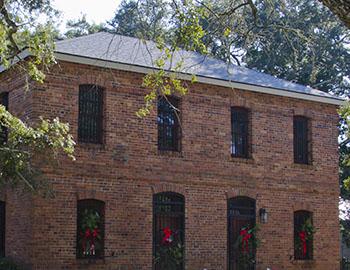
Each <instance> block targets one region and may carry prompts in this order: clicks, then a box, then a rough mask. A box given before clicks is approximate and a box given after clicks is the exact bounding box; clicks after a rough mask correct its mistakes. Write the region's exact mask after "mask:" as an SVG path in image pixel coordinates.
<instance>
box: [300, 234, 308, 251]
mask: <svg viewBox="0 0 350 270" xmlns="http://www.w3.org/2000/svg"><path fill="white" fill-rule="evenodd" d="M299 237H300V241H301V244H302V252H303V256H304V257H305V256H306V250H307V248H306V232H305V231H301V232H299Z"/></svg>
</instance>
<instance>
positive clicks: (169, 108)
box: [157, 97, 180, 151]
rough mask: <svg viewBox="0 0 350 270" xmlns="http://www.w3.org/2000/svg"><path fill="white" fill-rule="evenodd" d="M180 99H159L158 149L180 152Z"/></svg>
mask: <svg viewBox="0 0 350 270" xmlns="http://www.w3.org/2000/svg"><path fill="white" fill-rule="evenodd" d="M179 103H180V102H179V99H178V98H175V97H167V98H166V99H165V98H164V97H160V98H159V99H158V118H157V122H158V149H159V150H165V151H180V126H179V117H180V112H179V110H178V108H179Z"/></svg>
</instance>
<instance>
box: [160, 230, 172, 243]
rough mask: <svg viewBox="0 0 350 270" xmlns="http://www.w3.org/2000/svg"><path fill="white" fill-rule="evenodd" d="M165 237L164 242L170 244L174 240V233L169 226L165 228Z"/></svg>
mask: <svg viewBox="0 0 350 270" xmlns="http://www.w3.org/2000/svg"><path fill="white" fill-rule="evenodd" d="M163 233H164V237H163V239H162V244H170V243H171V242H172V241H173V240H172V234H173V232H172V231H171V230H170V228H169V227H166V228H164V229H163Z"/></svg>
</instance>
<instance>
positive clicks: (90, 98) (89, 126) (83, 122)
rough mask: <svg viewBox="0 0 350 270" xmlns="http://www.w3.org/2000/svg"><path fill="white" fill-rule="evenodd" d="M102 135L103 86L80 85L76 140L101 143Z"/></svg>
mask: <svg viewBox="0 0 350 270" xmlns="http://www.w3.org/2000/svg"><path fill="white" fill-rule="evenodd" d="M102 136H103V88H102V87H99V86H96V85H92V84H84V85H80V86H79V124H78V140H79V142H86V143H102Z"/></svg>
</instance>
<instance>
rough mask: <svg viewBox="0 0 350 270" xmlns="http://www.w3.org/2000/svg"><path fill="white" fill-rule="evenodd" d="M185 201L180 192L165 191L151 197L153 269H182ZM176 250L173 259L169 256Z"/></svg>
mask: <svg viewBox="0 0 350 270" xmlns="http://www.w3.org/2000/svg"><path fill="white" fill-rule="evenodd" d="M184 207H185V202H184V198H183V196H182V195H180V194H176V193H171V192H165V193H159V194H156V195H154V197H153V222H154V225H153V228H154V231H153V247H154V250H153V252H154V257H155V262H154V269H155V270H164V269H174V270H175V269H176V270H181V269H184V263H183V259H184V239H185V238H184V234H185V224H184V223H185V208H184ZM173 252H176V254H178V257H177V259H176V260H174V258H173V256H170V255H171V254H173Z"/></svg>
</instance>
